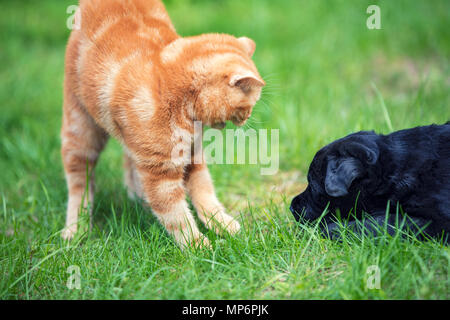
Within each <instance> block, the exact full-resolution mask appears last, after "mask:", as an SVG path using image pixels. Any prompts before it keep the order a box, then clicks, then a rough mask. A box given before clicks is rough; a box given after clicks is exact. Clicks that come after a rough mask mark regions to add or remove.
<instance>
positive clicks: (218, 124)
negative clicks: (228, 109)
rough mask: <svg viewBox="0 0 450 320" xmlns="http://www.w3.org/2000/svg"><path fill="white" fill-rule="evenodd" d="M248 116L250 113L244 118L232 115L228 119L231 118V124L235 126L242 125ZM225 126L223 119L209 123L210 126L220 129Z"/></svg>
mask: <svg viewBox="0 0 450 320" xmlns="http://www.w3.org/2000/svg"><path fill="white" fill-rule="evenodd" d="M248 118H250V115H249V116H248V117H247V118H246V119H240V118H237V117H233V118H231V119H230V120H231V122H233V124H234V125H235V126H238V127H242V126H243V125H244V124H245V123H246V122H247V120H248ZM225 126H226V122H225V121H224V122H216V123H213V124H212V125H211V128H214V129H218V130H222V129H223V128H225Z"/></svg>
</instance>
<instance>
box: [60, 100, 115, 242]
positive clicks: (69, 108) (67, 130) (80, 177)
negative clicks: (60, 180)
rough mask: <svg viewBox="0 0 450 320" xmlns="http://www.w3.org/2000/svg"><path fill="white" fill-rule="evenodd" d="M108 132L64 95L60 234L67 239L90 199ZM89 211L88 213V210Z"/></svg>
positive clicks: (91, 198) (92, 196) (76, 226)
mask: <svg viewBox="0 0 450 320" xmlns="http://www.w3.org/2000/svg"><path fill="white" fill-rule="evenodd" d="M107 138H108V135H107V134H106V133H105V131H104V130H103V129H101V128H100V127H99V126H98V125H97V124H96V123H95V122H94V120H93V119H92V118H91V116H90V115H89V114H87V112H86V111H85V110H84V108H83V107H82V106H81V104H80V103H79V102H78V101H77V99H76V97H74V96H73V95H71V94H66V95H65V99H64V111H63V125H62V130H61V140H62V148H61V152H62V160H63V164H64V172H65V176H66V182H67V187H68V193H69V201H68V205H67V216H66V225H65V228H64V230H63V231H62V234H61V236H62V237H63V238H64V239H71V238H73V236H74V235H75V233H76V232H77V229H78V216H79V213H80V211H81V210H89V211H90V210H91V209H90V208H89V206H88V204H89V203H92V202H93V200H94V168H95V165H96V163H97V159H98V156H99V154H100V152H101V150H102V149H103V147H104V146H105V144H106V141H107ZM89 214H90V212H89Z"/></svg>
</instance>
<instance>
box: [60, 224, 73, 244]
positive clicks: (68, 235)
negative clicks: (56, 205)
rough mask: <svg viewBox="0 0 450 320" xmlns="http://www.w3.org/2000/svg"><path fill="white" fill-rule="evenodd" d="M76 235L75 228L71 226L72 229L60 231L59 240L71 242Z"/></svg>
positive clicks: (66, 228)
mask: <svg viewBox="0 0 450 320" xmlns="http://www.w3.org/2000/svg"><path fill="white" fill-rule="evenodd" d="M76 233H77V227H76V226H73V227H65V228H64V229H63V230H62V231H61V238H63V239H64V240H67V241H69V240H72V239H73V237H74V236H75V234H76Z"/></svg>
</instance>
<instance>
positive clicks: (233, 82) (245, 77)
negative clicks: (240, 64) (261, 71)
mask: <svg viewBox="0 0 450 320" xmlns="http://www.w3.org/2000/svg"><path fill="white" fill-rule="evenodd" d="M229 85H230V86H232V87H240V88H241V89H242V90H244V91H246V90H248V89H250V88H252V87H264V86H265V85H266V83H265V82H264V80H263V79H261V77H259V76H257V75H255V74H254V73H253V72H250V71H248V72H240V73H236V74H233V75H232V76H231V77H230V82H229Z"/></svg>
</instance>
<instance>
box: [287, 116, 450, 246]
mask: <svg viewBox="0 0 450 320" xmlns="http://www.w3.org/2000/svg"><path fill="white" fill-rule="evenodd" d="M308 183H309V184H308V187H307V188H306V190H305V191H304V192H303V193H301V194H300V195H298V196H296V197H295V198H294V199H293V201H292V204H291V211H292V213H293V214H294V216H295V218H296V220H297V221H298V220H301V219H304V220H306V221H314V220H316V219H317V218H319V217H320V216H321V214H322V212H323V211H324V210H325V208H326V207H327V205H328V211H327V212H329V213H328V214H326V215H325V216H324V218H323V220H322V222H323V224H322V227H323V230H324V231H326V230H328V231H331V235H332V234H333V232H335V231H336V229H337V227H338V226H337V225H336V224H335V223H334V221H335V219H336V213H337V212H338V211H337V209H339V212H340V216H341V218H349V215H350V213H352V216H353V217H354V218H356V219H360V218H361V217H362V215H363V212H364V213H367V214H368V215H369V216H370V218H371V219H369V220H368V221H367V222H366V225H365V227H366V228H365V231H366V232H369V233H370V232H372V231H373V230H374V229H376V228H377V226H379V225H382V224H384V222H385V218H386V208H387V203H388V201H389V202H390V208H391V210H390V213H389V215H388V217H387V220H388V224H390V225H391V224H393V222H395V217H394V216H393V215H392V214H395V211H396V204H397V203H399V204H400V205H401V207H402V209H403V212H405V213H406V214H407V216H408V217H409V218H408V219H407V222H406V224H405V226H407V227H409V228H412V229H414V228H415V229H416V230H423V231H424V233H425V234H428V235H429V236H432V237H439V236H441V235H443V236H444V237H447V239H448V234H449V233H450V122H447V123H446V124H444V125H430V126H424V127H417V128H412V129H406V130H401V131H397V132H394V133H391V134H389V135H378V134H375V132H373V131H361V132H357V133H354V134H350V135H348V136H346V137H344V138H342V139H339V140H336V141H334V142H332V143H330V144H329V145H327V146H325V147H323V148H322V149H320V150H319V152H317V154H316V155H315V157H314V159H313V161H312V163H311V165H310V167H309V172H308ZM325 225H328V228H326V227H325ZM349 227H351V228H353V229H355V230H356V231H361V228H360V227H361V224H357V223H356V222H355V221H353V222H350V223H349ZM388 232H389V233H393V232H394V229H392V228H391V229H389V228H388Z"/></svg>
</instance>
